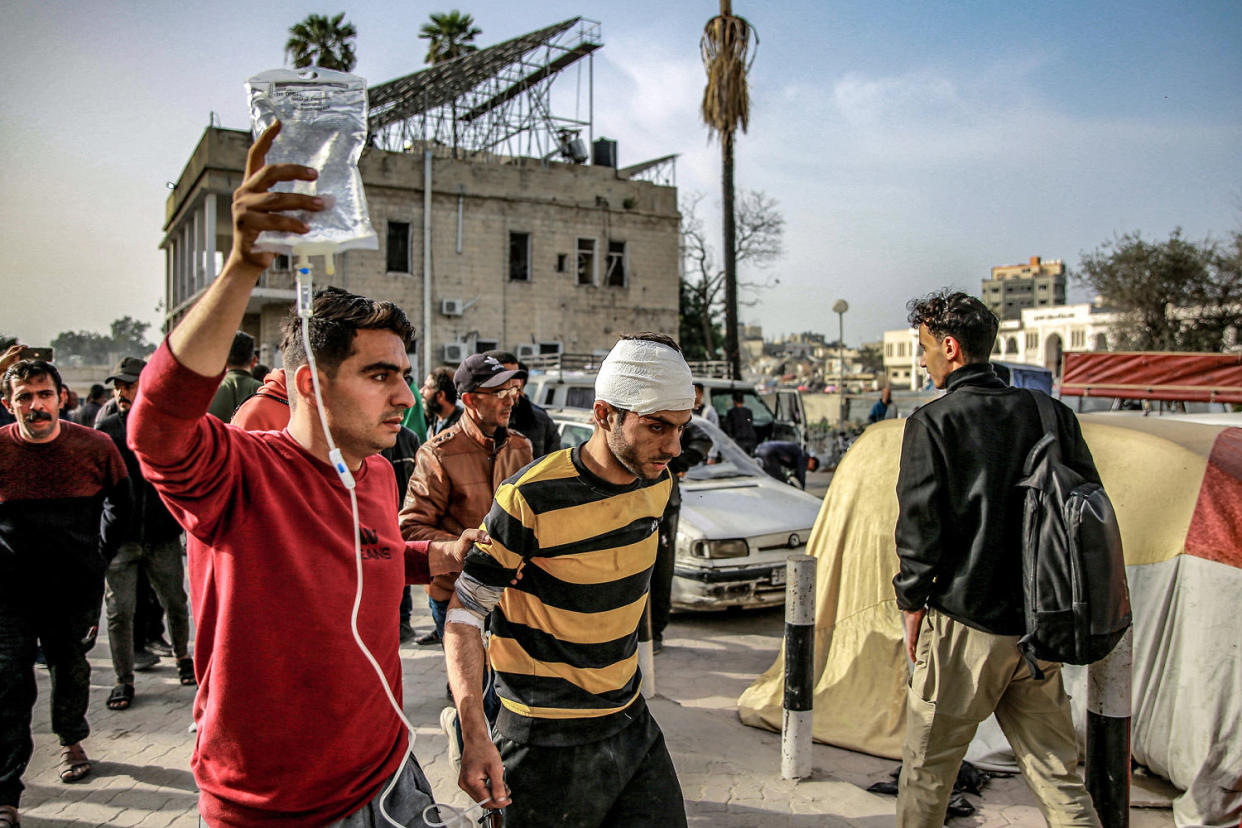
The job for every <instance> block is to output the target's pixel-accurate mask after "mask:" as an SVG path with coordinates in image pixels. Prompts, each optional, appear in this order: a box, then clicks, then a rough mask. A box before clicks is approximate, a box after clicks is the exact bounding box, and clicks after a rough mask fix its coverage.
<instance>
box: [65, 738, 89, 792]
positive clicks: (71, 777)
mask: <svg viewBox="0 0 1242 828" xmlns="http://www.w3.org/2000/svg"><path fill="white" fill-rule="evenodd" d="M90 772H91V760H90V759H87V758H86V750H85V749H84V748H83V747H82V743H81V742H77V743H76V744H72V745H68V746H66V747H62V748H61V749H60V781H61V782H65V783H73V782H79V781H81V780H82V779H85V778H86V775H87V774H89V773H90Z"/></svg>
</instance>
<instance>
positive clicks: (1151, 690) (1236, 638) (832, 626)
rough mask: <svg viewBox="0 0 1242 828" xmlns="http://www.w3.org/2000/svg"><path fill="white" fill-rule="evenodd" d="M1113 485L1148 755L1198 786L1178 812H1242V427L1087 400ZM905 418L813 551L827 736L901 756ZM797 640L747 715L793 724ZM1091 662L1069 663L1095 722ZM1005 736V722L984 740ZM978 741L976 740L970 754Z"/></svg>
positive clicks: (754, 720) (863, 468) (850, 483)
mask: <svg viewBox="0 0 1242 828" xmlns="http://www.w3.org/2000/svg"><path fill="white" fill-rule="evenodd" d="M1081 420H1082V423H1083V431H1084V434H1085V436H1086V439H1087V443H1088V445H1089V446H1090V447H1091V450H1092V453H1093V454H1094V456H1095V459H1096V464H1097V466H1098V468H1099V471H1100V476H1101V478H1102V480H1103V482H1104V486H1105V488H1106V490H1107V491H1108V493H1109V496H1110V497H1111V498H1112V500H1113V504H1114V506H1115V508H1116V511H1117V515H1118V520H1119V522H1120V524H1121V530H1122V540H1123V543H1124V546H1125V555H1126V564H1127V566H1126V572H1127V577H1128V580H1129V586H1130V593H1131V603H1132V606H1133V611H1134V670H1133V719H1132V725H1131V727H1132V733H1131V750H1132V753H1133V756H1134V758H1135V760H1137V761H1138V762H1139V763H1141V764H1142V765H1145V766H1146V767H1148V768H1149V769H1151V770H1152V771H1154V772H1156V773H1157V774H1159V775H1161V776H1164V777H1165V778H1167V779H1169V780H1170V781H1171V782H1172V783H1173V784H1174V785H1176V786H1177V787H1178V788H1179V789H1181V790H1182V791H1183V792H1184V793H1183V794H1182V795H1181V796H1179V797H1178V798H1177V799H1176V800H1174V803H1173V813H1174V819H1175V821H1176V822H1177V824H1178V825H1238V824H1239V817H1242V623H1240V622H1239V620H1238V619H1239V613H1240V611H1242V428H1227V427H1220V426H1211V425H1201V424H1196V423H1187V422H1169V421H1162V420H1160V419H1158V418H1144V417H1126V416H1124V415H1094V416H1092V415H1084V416H1083V417H1082V418H1081ZM904 424H905V423H904V420H890V421H886V422H881V423H877V424H876V425H873V426H871V427H869V428H868V429H867V430H866V432H864V434H863V435H862V436H861V437H860V438H859V439H858V441H857V442H856V443H855V444H854V446H853V447H852V448H851V449H850V451H849V452H848V453H847V454H846V456H845V459H844V461H843V462H842V463H841V465H840V467H839V468H838V469H837V472H836V475H835V476H834V478H833V481H832V485H831V487H830V488H829V490H828V494H827V495H826V496H825V498H824V503H823V505H822V507H821V508H820V512H819V516H818V518H817V520H816V523H815V527H814V530H813V532H812V535H811V540H810V542H809V543H808V545H807V550H808V552H809V553H810V554H812V555H814V556H815V557H817V558H818V559H819V562H818V566H817V595H816V639H815V652H814V675H815V712H814V722H815V725H814V733H815V739H816V740H817V741H820V742H824V743H827V744H832V745H837V746H840V747H844V748H849V749H851V750H858V751H862V752H865V753H869V754H873V755H876V756H883V757H890V758H899V757H900V755H901V744H902V739H903V735H904V716H905V711H904V707H905V682H906V678H907V675H908V672H907V671H908V666H907V662H906V658H905V654H904V650H903V646H902V626H901V620H900V613H899V611H898V610H897V607H896V603H895V601H894V598H893V588H892V583H891V581H892V577H893V575H894V574H896V571H897V555H896V546H895V543H894V540H893V527H894V525H895V523H896V520H897V497H896V493H895V487H896V482H897V471H898V462H899V456H900V451H901V438H902V429H903V426H904ZM783 672H784V658H783V653H782V654H781V655H780V656H778V658H777V660H776V663H774V664H773V665H772V667H771V668H769V669H768V670H767V672H765V673H764V674H763V675H762V676H760V677H759V678H758V679H757V680H756V681H755V683H754V684H753V685H751V687H749V688H748V689H747V690H746V691H745V692H744V693H743V694H742V696H741V698H740V699H739V700H738V709H739V713H740V715H741V718H742V721H743V722H745V723H746V724H749V725H752V726H755V727H765V728H769V729H773V730H779V728H780V725H781V701H782V698H783V692H784V687H783ZM1085 672H1086V671H1085V669H1084V668H1079V669H1077V670H1074V669H1072V668H1068V667H1067V668H1066V683H1067V689H1069V691H1070V693H1071V695H1072V696H1074V702H1073V703H1074V707H1075V720H1076V723H1077V724H1078V726H1079V731H1080V736H1081V734H1082V721H1083V718H1084V717H1083V706H1084V703H1085V700H1086V692H1085ZM999 738H1003V737H1000V736H999V730H998V729H997V730H995V731H994V732H993V733H991V734H988V733H981V738H980V739H977V740H976V745H973V746H972V752H973V753H976V754H977V753H978V752H979V748H980V747H981V746H980V744H979V742H980V741H995V740H996V739H999ZM968 756H969V754H968Z"/></svg>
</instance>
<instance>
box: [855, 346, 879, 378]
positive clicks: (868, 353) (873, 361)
mask: <svg viewBox="0 0 1242 828" xmlns="http://www.w3.org/2000/svg"><path fill="white" fill-rule="evenodd" d="M858 364H859V365H861V366H862V369H863V371H865V372H866V373H869V374H883V373H884V349H883V348H882V347H881V346H879V345H863V346H862V347H861V348H859V349H858Z"/></svg>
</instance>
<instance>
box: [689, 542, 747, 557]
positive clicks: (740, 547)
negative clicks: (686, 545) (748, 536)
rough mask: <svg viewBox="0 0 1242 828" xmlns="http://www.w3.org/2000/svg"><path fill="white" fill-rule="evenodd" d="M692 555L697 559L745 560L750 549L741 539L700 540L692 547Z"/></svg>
mask: <svg viewBox="0 0 1242 828" xmlns="http://www.w3.org/2000/svg"><path fill="white" fill-rule="evenodd" d="M690 554H691V555H693V556H694V557H696V558H745V557H746V556H747V555H749V554H750V547H749V546H747V545H746V541H744V540H742V539H740V538H738V539H735V540H698V541H695V542H694V544H693V545H692V546H691V547H690Z"/></svg>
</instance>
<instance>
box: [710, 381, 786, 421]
mask: <svg viewBox="0 0 1242 828" xmlns="http://www.w3.org/2000/svg"><path fill="white" fill-rule="evenodd" d="M741 393H742V404H743V405H745V406H746V407H747V408H749V409H750V414H751V416H752V417H753V418H754V424H755V427H756V428H758V427H760V426H765V425H767V424H768V423H770V422H772V409H770V408H768V404H767V403H765V402H764V401H763V400H761V399H760V398H759V397H756V396H755V392H753V391H743V392H741ZM712 407H713V408H715V409H716V413H717V414H719V415H720V419H722V420H723V419H724V418H725V414H727V413H728V411H729V409H730V408H732V407H733V392H732V391H730V390H728V389H727V388H715V389H712Z"/></svg>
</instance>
